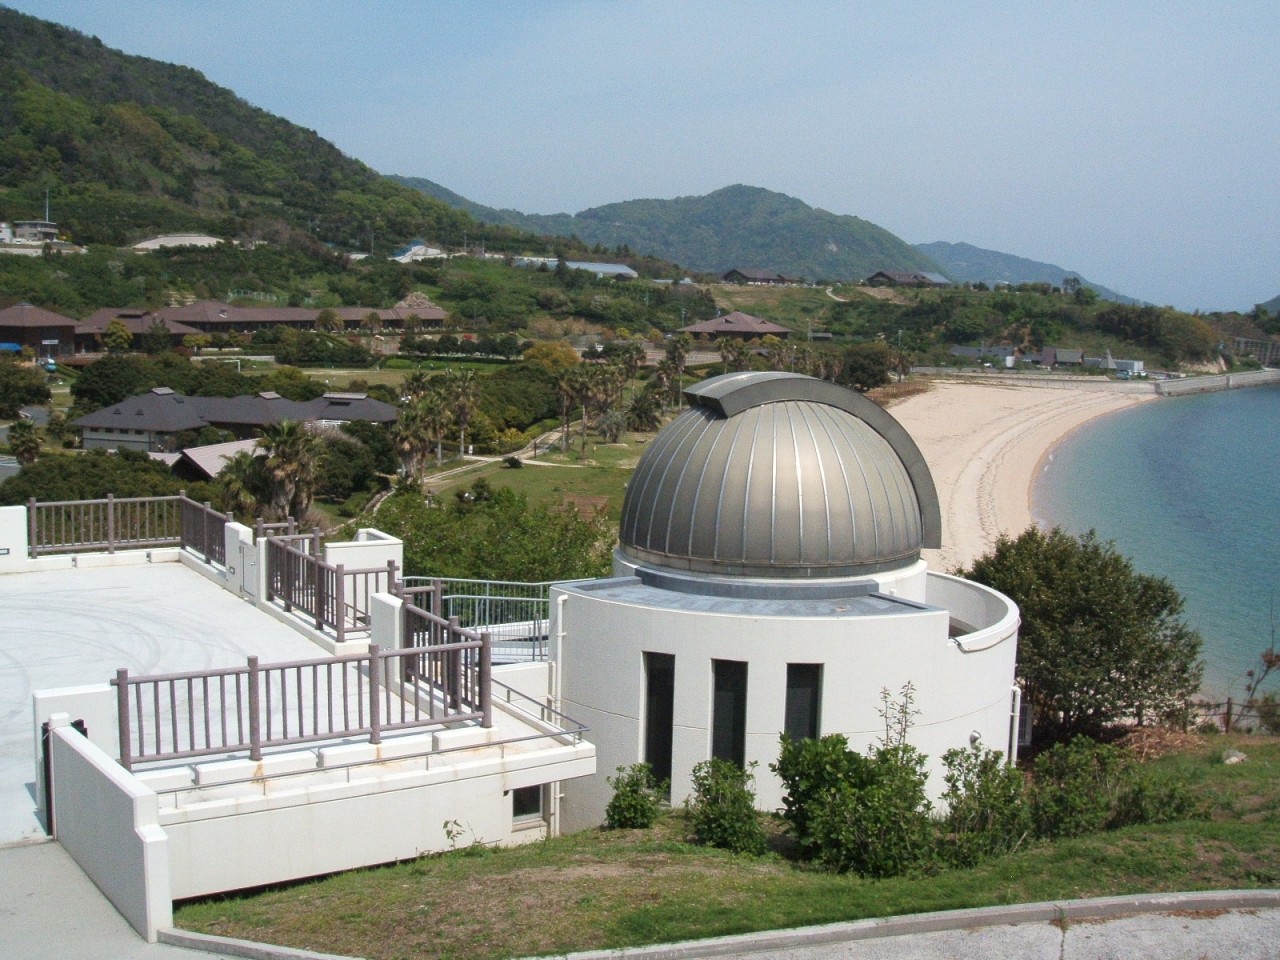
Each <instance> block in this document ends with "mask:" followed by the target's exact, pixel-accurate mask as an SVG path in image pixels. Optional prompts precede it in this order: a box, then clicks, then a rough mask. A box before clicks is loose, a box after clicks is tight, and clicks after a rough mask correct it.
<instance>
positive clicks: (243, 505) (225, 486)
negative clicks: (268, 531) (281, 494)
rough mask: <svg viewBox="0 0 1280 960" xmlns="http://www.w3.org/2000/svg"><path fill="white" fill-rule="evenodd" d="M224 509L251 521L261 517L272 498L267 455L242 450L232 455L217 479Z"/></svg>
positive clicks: (247, 521) (240, 518)
mask: <svg viewBox="0 0 1280 960" xmlns="http://www.w3.org/2000/svg"><path fill="white" fill-rule="evenodd" d="M216 483H217V486H218V492H219V494H220V495H221V503H222V506H223V509H226V510H230V511H231V512H232V513H234V514H235V515H236V518H237V519H238V520H240V521H242V522H244V523H250V522H252V521H253V520H254V519H255V518H257V517H258V516H260V515H261V514H262V513H263V512H264V510H263V508H264V507H265V506H266V504H267V503H269V501H270V499H271V484H270V481H269V479H268V478H267V471H266V458H264V457H262V456H260V455H255V454H252V453H249V452H248V451H241V452H240V453H237V454H236V455H235V456H234V457H231V458H230V459H229V460H228V461H227V462H226V465H225V466H223V468H222V472H221V473H219V474H218V479H217V481H216Z"/></svg>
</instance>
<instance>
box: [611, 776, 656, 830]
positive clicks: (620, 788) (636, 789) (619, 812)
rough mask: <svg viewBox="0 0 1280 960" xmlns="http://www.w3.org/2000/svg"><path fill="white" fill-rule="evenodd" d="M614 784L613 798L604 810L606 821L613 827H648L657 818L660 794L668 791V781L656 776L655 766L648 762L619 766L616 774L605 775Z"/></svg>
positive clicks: (644, 828) (620, 828) (643, 828)
mask: <svg viewBox="0 0 1280 960" xmlns="http://www.w3.org/2000/svg"><path fill="white" fill-rule="evenodd" d="M605 779H606V781H607V782H608V784H609V786H611V787H613V799H611V800H610V801H609V805H608V806H607V807H605V811H604V825H605V827H607V828H608V829H610V830H636V829H638V830H647V829H648V828H649V827H652V826H653V824H654V821H656V820H657V819H658V808H659V804H660V803H661V802H662V797H661V795H662V794H664V793H666V792H667V785H666V783H665V782H663V783H661V784H659V783H656V782H655V781H654V779H653V768H652V767H650V766H649V764H647V763H633V764H632V765H631V766H629V767H619V768H618V775H617V776H616V777H606V778H605Z"/></svg>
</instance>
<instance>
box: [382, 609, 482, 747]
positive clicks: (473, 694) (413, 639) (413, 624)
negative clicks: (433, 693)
mask: <svg viewBox="0 0 1280 960" xmlns="http://www.w3.org/2000/svg"><path fill="white" fill-rule="evenodd" d="M402 629H403V633H402V634H401V638H400V646H401V652H402V654H403V659H402V660H401V661H400V670H401V673H400V676H401V679H402V680H403V681H404V682H405V683H406V684H415V683H418V682H425V683H427V684H428V685H429V686H430V687H431V688H432V689H433V690H437V691H440V692H441V693H442V694H443V695H444V696H445V698H446V700H447V703H448V704H449V705H450V706H452V707H455V708H460V707H461V705H462V704H466V703H471V704H475V705H477V706H478V707H479V710H480V712H481V713H482V714H483V715H484V716H485V718H486V723H485V724H484V725H485V726H489V725H490V722H491V721H492V716H493V709H492V704H491V702H490V698H491V696H492V690H491V682H492V670H493V645H492V638H491V637H490V635H489V634H487V633H476V632H475V631H473V630H468V629H466V628H465V627H463V626H461V625H460V624H459V623H458V620H457V618H456V617H451V618H449V619H447V620H446V619H445V618H443V617H440V616H437V615H436V614H434V613H432V612H431V611H430V610H424V609H423V608H422V607H419V606H416V605H415V604H413V603H412V602H408V601H406V602H405V604H404V607H403V625H402Z"/></svg>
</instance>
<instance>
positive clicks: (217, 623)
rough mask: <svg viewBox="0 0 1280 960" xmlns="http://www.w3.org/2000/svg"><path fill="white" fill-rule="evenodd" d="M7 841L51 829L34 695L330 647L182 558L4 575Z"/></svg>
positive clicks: (0, 671)
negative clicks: (40, 789) (41, 811)
mask: <svg viewBox="0 0 1280 960" xmlns="http://www.w3.org/2000/svg"><path fill="white" fill-rule="evenodd" d="M0 611H3V618H4V619H3V629H0V846H3V845H4V844H6V843H13V842H16V841H22V840H30V839H35V838H39V837H43V836H44V830H43V828H42V827H41V826H40V823H39V821H38V820H37V819H36V816H35V759H34V757H33V756H32V730H31V722H32V721H31V695H32V693H33V692H34V691H36V690H46V689H53V688H57V687H69V686H78V685H81V684H93V683H105V682H107V681H108V680H110V679H111V678H112V677H114V676H115V672H116V670H117V668H120V667H125V668H127V669H128V670H129V672H130V673H136V674H153V673H176V672H180V671H186V670H203V669H208V668H213V667H231V666H240V665H243V664H244V662H245V659H246V658H247V657H249V656H252V655H256V656H258V657H260V658H261V659H262V660H263V661H284V660H302V659H308V658H314V657H321V656H325V655H326V652H325V651H324V650H323V649H321V648H320V647H319V646H317V645H316V644H314V643H312V642H311V641H310V640H308V639H307V638H306V637H304V636H303V635H302V634H300V633H298V632H297V631H295V630H293V629H291V628H290V627H289V626H287V625H285V624H283V623H281V622H279V621H278V620H275V619H274V618H272V617H271V616H269V615H267V614H265V613H263V612H262V611H261V610H258V609H257V608H256V607H254V606H253V605H252V604H250V603H245V602H244V601H243V600H240V599H238V598H236V597H235V596H233V595H232V594H230V593H228V592H227V591H225V590H223V589H221V588H220V587H219V586H217V585H216V584H214V583H211V582H210V581H208V580H206V579H205V578H204V577H203V576H201V575H200V574H198V573H196V572H195V571H193V570H190V569H188V568H187V567H185V566H183V565H182V564H181V563H156V564H147V565H144V566H123V567H102V568H86V569H74V570H56V571H55V570H48V571H41V572H38V573H17V574H8V575H4V576H0Z"/></svg>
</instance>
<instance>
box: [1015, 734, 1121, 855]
mask: <svg viewBox="0 0 1280 960" xmlns="http://www.w3.org/2000/svg"><path fill="white" fill-rule="evenodd" d="M1129 763H1130V761H1129V760H1128V759H1127V758H1126V757H1125V756H1124V755H1123V754H1122V753H1121V751H1120V750H1119V749H1118V748H1116V747H1112V746H1108V745H1107V744H1102V743H1097V742H1095V741H1093V740H1090V739H1089V738H1088V737H1083V736H1078V737H1076V738H1075V739H1073V740H1071V741H1070V742H1069V743H1060V744H1058V745H1057V746H1055V747H1054V748H1053V749H1052V750H1047V751H1045V752H1044V753H1042V754H1040V756H1038V757H1037V758H1036V761H1035V782H1034V786H1033V788H1032V791H1031V812H1032V816H1033V818H1034V820H1035V828H1036V833H1037V834H1039V835H1040V836H1042V837H1048V838H1056V837H1076V836H1079V835H1080V834H1083V833H1093V832H1095V831H1098V830H1101V829H1103V828H1104V827H1106V825H1107V824H1108V823H1109V822H1110V820H1111V811H1112V809H1113V808H1114V807H1115V804H1116V801H1117V799H1118V798H1119V796H1120V794H1121V793H1122V792H1123V790H1124V786H1125V782H1126V779H1127V772H1128V766H1129Z"/></svg>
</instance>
